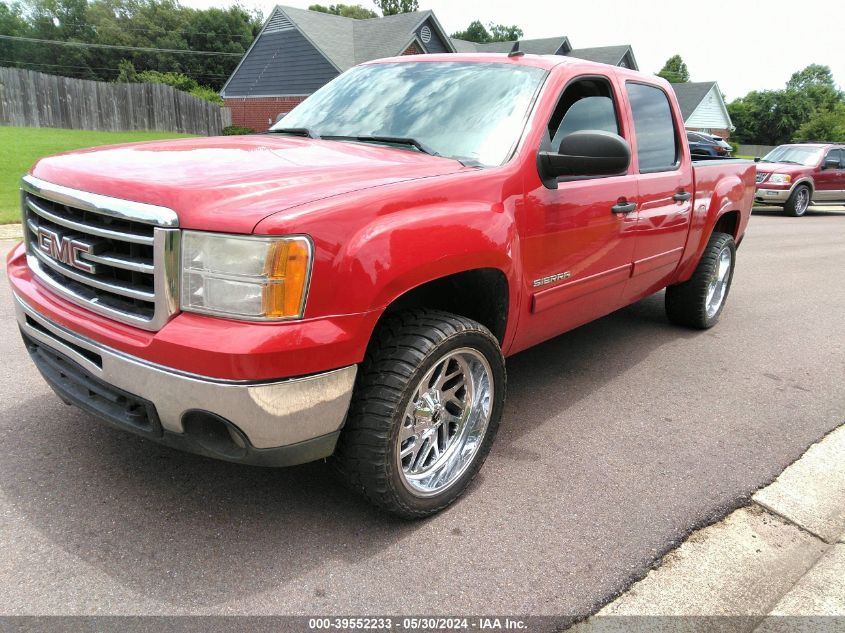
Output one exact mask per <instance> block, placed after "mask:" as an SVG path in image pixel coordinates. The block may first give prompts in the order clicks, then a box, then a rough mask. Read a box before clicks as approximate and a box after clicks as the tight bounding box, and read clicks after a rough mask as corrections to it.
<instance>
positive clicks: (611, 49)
mask: <svg viewBox="0 0 845 633" xmlns="http://www.w3.org/2000/svg"><path fill="white" fill-rule="evenodd" d="M629 54H630V57H631V61H632V62H633V64H632V69H633V70H638V67H637V60H636V59H635V58H634V51H633V49H632V48H631V46H630V45H629V44H623V45H621V46H594V47H592V48H573V49H572V50H571V51H569V53H567V55H569V56H570V57H577V58H578V59H584V60H587V61H588V62H598V63H600V64H610V65H611V66H618V65H619V62H621V61H622V60H623V59H625V55H629Z"/></svg>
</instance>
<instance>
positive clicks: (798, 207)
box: [795, 187, 810, 215]
mask: <svg viewBox="0 0 845 633" xmlns="http://www.w3.org/2000/svg"><path fill="white" fill-rule="evenodd" d="M808 206H810V192H809V191H808V190H807V188H806V187H801V188H800V189H799V190H798V192H797V193H796V194H795V212H796V213H797V214H798V215H803V214H804V211H806V210H807V207H808Z"/></svg>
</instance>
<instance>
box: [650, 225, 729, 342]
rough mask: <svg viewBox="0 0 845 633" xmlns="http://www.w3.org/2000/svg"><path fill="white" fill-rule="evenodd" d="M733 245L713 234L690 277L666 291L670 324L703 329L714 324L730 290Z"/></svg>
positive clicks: (725, 237)
mask: <svg viewBox="0 0 845 633" xmlns="http://www.w3.org/2000/svg"><path fill="white" fill-rule="evenodd" d="M735 262H736V244H735V243H734V240H733V237H731V236H730V235H728V234H727V233H713V235H711V236H710V241H709V242H708V243H707V247H706V248H705V249H704V253H703V254H702V256H701V260H700V261H699V262H698V266H697V267H696V269H695V272H694V273H693V274H692V277H690V279H689V280H688V281H685V282H683V283H680V284H676V285H674V286H669V287H668V288H666V316H668V317H669V320H670V321H671V322H672V323H675V324H677V325H684V326H687V327H692V328H697V329H701V330H706V329H707V328H711V327H713V326H714V325H716V322H717V321H718V320H719V316H720V315H721V314H722V309H723V308H724V307H725V302H726V301H727V298H728V291H730V289H731V281H732V280H733V274H734V265H735Z"/></svg>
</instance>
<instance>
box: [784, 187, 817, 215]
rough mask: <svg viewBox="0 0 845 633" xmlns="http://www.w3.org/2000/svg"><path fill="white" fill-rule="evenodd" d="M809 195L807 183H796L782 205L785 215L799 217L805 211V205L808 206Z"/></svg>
mask: <svg viewBox="0 0 845 633" xmlns="http://www.w3.org/2000/svg"><path fill="white" fill-rule="evenodd" d="M810 197H811V194H810V188H809V187H808V186H807V185H798V186H797V187H795V191H793V192H792V194H791V195H790V196H789V199H788V200H787V201H786V204H785V205H783V210H784V211H786V213H787V215H791V216H792V217H794V218H800V217H801V216H802V215H804V214H805V213H806V212H807V207H809V206H810Z"/></svg>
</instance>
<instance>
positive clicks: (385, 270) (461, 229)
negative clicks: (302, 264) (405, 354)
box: [334, 204, 516, 310]
mask: <svg viewBox="0 0 845 633" xmlns="http://www.w3.org/2000/svg"><path fill="white" fill-rule="evenodd" d="M515 238H516V236H515V230H514V224H513V222H512V221H511V218H510V216H509V215H508V214H506V213H504V212H502V211H501V210H500V211H498V212H497V211H496V210H494V209H491V208H490V207H488V206H483V205H473V204H462V205H456V206H452V207H449V208H444V207H440V206H431V207H415V208H414V209H413V211H407V212H398V213H394V214H391V215H388V216H383V217H379V218H377V219H376V220H375V221H374V222H372V223H370V224H368V225H367V226H365V227H362V228H361V229H360V230H359V231H357V232H356V233H355V234H353V235H352V236H350V238H349V240H348V241H347V242H346V244H345V245H344V247H343V248H342V249H341V250H340V251H339V252H338V253H337V255H336V258H335V267H334V268H335V271H336V274H337V277H338V279H339V280H344V279H355V280H357V281H356V286H357V287H356V294H358V296H359V299H363V298H366V299H365V303H366V306H363V305H362V306H361V307H362V308H364V310H377V309H383V308H385V307H387V306H388V305H390V304H391V303H392V302H393V301H395V300H396V299H397V298H398V297H400V296H401V295H403V294H404V293H406V292H408V291H409V290H412V289H413V288H416V287H417V286H420V285H422V284H424V283H426V282H428V281H432V280H435V279H439V278H442V277H446V276H448V275H452V274H455V273H459V272H464V271H467V270H473V269H478V268H495V269H498V270H501V271H502V272H503V273H504V274H505V276H506V277H507V278H508V280H509V281H510V280H511V278H512V275H513V260H512V258H511V248H510V246H511V244H512V243H513V241H514V239H515ZM338 290H339V291H340V292H343V290H342V289H338ZM351 299H352V298H351V297H350V300H351Z"/></svg>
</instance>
